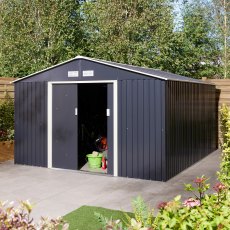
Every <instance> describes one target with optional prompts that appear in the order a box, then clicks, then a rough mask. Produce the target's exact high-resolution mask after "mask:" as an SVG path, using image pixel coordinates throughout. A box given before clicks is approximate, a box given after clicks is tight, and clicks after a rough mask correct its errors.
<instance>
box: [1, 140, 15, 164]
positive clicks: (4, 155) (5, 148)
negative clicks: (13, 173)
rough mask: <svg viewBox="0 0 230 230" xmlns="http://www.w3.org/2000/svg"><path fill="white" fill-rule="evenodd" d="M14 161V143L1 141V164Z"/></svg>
mask: <svg viewBox="0 0 230 230" xmlns="http://www.w3.org/2000/svg"><path fill="white" fill-rule="evenodd" d="M13 159H14V142H13V141H1V142H0V163H2V162H4V161H8V160H13Z"/></svg>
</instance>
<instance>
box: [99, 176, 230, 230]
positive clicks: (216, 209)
mask: <svg viewBox="0 0 230 230" xmlns="http://www.w3.org/2000/svg"><path fill="white" fill-rule="evenodd" d="M193 182H194V183H195V184H196V187H193V186H192V185H191V184H186V185H185V190H187V191H192V192H194V191H196V192H198V194H199V195H197V194H196V193H195V194H194V196H195V197H194V198H192V197H190V198H189V199H187V200H185V201H184V202H182V201H181V196H180V195H179V196H176V197H175V198H174V199H173V200H172V201H169V202H162V203H161V204H160V205H159V206H158V208H159V209H160V210H159V212H158V214H157V215H156V217H154V216H153V212H152V211H151V210H150V208H149V207H147V205H146V204H145V202H144V200H143V199H142V198H141V197H137V198H136V199H134V200H133V202H132V204H133V209H134V215H135V218H130V219H128V220H129V223H128V225H127V227H126V226H122V225H120V226H119V227H122V229H124V230H155V229H156V230H162V229H184V230H189V229H190V230H193V229H200V230H203V229H210V230H212V229H213V230H214V229H225V230H227V229H230V215H229V210H230V191H229V190H228V189H227V187H226V186H225V185H224V184H222V183H217V184H216V185H215V186H214V187H213V189H214V191H215V192H214V193H210V194H205V193H206V192H207V191H208V188H209V184H207V183H206V182H207V179H206V178H205V176H201V177H197V178H196V179H195V180H194V181H193ZM201 201H202V202H201ZM147 219H148V220H151V221H146V220H147ZM108 223H109V222H106V219H104V222H103V224H104V225H103V226H109V225H108ZM113 224H114V225H110V226H111V228H108V229H120V228H116V227H117V225H116V221H115V220H113Z"/></svg>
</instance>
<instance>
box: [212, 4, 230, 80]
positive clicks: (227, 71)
mask: <svg viewBox="0 0 230 230" xmlns="http://www.w3.org/2000/svg"><path fill="white" fill-rule="evenodd" d="M213 4H214V9H215V19H216V22H217V25H218V29H219V33H220V41H221V47H222V60H223V61H222V62H223V75H224V78H230V48H229V47H230V24H229V15H230V2H229V1H228V0H213Z"/></svg>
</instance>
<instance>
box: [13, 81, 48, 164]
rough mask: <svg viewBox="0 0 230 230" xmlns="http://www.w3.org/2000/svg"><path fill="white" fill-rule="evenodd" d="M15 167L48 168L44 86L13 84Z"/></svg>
mask: <svg viewBox="0 0 230 230" xmlns="http://www.w3.org/2000/svg"><path fill="white" fill-rule="evenodd" d="M15 141H16V144H15V163H16V164H26V165H35V166H43V167H47V84H46V82H25V83H24V82H18V83H16V84H15Z"/></svg>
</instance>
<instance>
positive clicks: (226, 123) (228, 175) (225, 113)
mask: <svg viewBox="0 0 230 230" xmlns="http://www.w3.org/2000/svg"><path fill="white" fill-rule="evenodd" d="M220 122H221V138H222V144H221V149H222V158H221V163H220V172H218V177H219V180H220V181H221V182H223V183H224V184H225V185H227V186H228V187H229V188H230V108H229V107H228V106H226V105H223V106H222V107H221V109H220Z"/></svg>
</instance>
